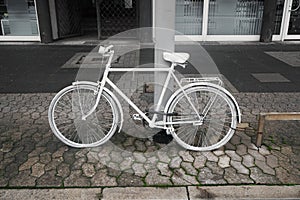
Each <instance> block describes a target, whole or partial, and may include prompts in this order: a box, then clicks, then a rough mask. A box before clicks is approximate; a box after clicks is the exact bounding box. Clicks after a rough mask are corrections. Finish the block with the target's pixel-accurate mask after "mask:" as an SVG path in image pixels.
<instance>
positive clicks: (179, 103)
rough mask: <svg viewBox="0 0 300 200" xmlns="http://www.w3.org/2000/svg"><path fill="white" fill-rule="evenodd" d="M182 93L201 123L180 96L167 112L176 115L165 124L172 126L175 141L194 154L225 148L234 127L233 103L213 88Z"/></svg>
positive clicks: (201, 88)
mask: <svg viewBox="0 0 300 200" xmlns="http://www.w3.org/2000/svg"><path fill="white" fill-rule="evenodd" d="M185 92H186V94H187V96H188V97H189V99H190V101H191V102H192V103H193V104H194V106H195V107H196V109H197V110H198V112H199V114H200V115H201V116H202V117H203V120H201V121H200V120H199V117H198V116H197V114H196V112H195V111H194V109H193V108H192V106H191V105H190V103H189V101H188V100H187V98H186V97H185V95H184V94H183V93H180V94H179V95H177V96H176V97H175V98H174V100H173V102H172V103H171V105H170V107H169V109H168V112H169V113H176V116H170V117H167V122H170V123H175V124H173V125H170V126H171V130H172V131H171V134H172V135H173V137H174V139H175V140H176V141H177V142H178V143H179V144H180V145H181V146H182V147H184V148H186V149H190V150H194V151H209V150H213V149H217V148H219V147H221V146H223V145H224V144H226V143H227V142H228V141H229V140H230V138H231V137H232V135H233V134H234V131H235V128H236V124H237V120H236V119H237V118H236V110H235V105H234V103H233V101H232V100H231V99H230V98H229V97H228V96H227V95H226V94H225V93H224V92H223V91H220V90H218V89H216V88H213V87H207V86H196V87H192V88H188V89H186V90H185ZM176 122H178V124H176Z"/></svg>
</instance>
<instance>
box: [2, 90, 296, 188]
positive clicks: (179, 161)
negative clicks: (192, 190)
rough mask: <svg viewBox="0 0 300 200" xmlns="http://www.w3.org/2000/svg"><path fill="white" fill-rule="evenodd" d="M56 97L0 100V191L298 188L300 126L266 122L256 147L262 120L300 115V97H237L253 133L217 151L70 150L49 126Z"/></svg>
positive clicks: (119, 146)
mask: <svg viewBox="0 0 300 200" xmlns="http://www.w3.org/2000/svg"><path fill="white" fill-rule="evenodd" d="M53 96H54V94H49V93H36V94H0V161H1V162H0V176H1V179H0V187H74V186H83V187H85V186H145V185H147V186H148V185H159V186H167V185H168V186H171V185H198V184H208V185H215V184H220V185H222V184H300V157H299V155H300V134H299V131H300V123H299V122H297V121H293V122H272V123H267V124H266V136H265V138H264V141H263V146H262V147H261V148H260V149H257V148H256V147H255V145H254V144H253V142H254V141H255V136H256V132H255V129H256V127H257V119H256V117H257V114H258V113H259V112H262V111H263V112H265V111H299V110H300V102H299V99H300V93H236V94H234V96H235V97H236V98H237V101H238V102H239V104H240V107H241V110H242V113H243V118H242V120H243V122H247V123H249V124H250V128H246V129H245V130H239V131H237V132H236V134H235V135H234V136H233V138H232V139H231V140H230V142H228V143H227V144H226V145H225V146H224V147H222V148H220V149H218V150H215V151H212V152H192V151H186V150H184V149H181V148H180V147H178V146H177V144H176V143H175V142H174V141H172V142H171V144H168V145H165V144H158V143H155V142H154V141H153V140H151V138H146V137H139V138H138V137H136V136H135V135H132V134H129V133H127V134H126V133H124V132H121V133H116V134H115V135H114V136H113V138H112V139H111V140H110V142H108V143H107V144H105V145H103V146H101V147H98V148H91V149H88V148H85V149H75V148H70V147H68V146H65V145H64V144H63V143H62V142H60V141H59V140H58V139H57V138H56V137H55V136H54V135H53V133H52V132H51V130H50V127H49V125H48V119H47V109H48V106H49V104H50V101H51V99H52V98H53Z"/></svg>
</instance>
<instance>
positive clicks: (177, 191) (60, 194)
mask: <svg viewBox="0 0 300 200" xmlns="http://www.w3.org/2000/svg"><path fill="white" fill-rule="evenodd" d="M0 199H1V200H10V199H14V200H23V199H28V200H34V199H39V200H43V199H45V200H47V199H64V200H68V199H69V200H77V199H78V200H81V199H82V200H98V199H103V200H109V199H111V200H112V199H116V200H117V199H123V200H129V199H180V200H184V199H186V200H196V199H300V186H299V185H296V186H265V185H262V186H248V185H245V186H188V187H171V188H167V187H164V188H158V187H112V188H72V189H9V190H4V189H0Z"/></svg>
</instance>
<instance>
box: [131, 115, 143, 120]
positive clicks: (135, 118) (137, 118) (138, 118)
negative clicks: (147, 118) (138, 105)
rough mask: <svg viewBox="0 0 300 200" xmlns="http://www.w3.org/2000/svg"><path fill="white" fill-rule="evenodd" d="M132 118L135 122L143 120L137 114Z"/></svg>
mask: <svg viewBox="0 0 300 200" xmlns="http://www.w3.org/2000/svg"><path fill="white" fill-rule="evenodd" d="M132 118H133V120H136V121H142V120H143V118H142V117H141V116H140V115H139V114H133V115H132Z"/></svg>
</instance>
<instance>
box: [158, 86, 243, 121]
mask: <svg viewBox="0 0 300 200" xmlns="http://www.w3.org/2000/svg"><path fill="white" fill-rule="evenodd" d="M195 86H207V87H212V88H215V89H217V90H220V91H222V92H224V93H225V94H226V95H227V96H228V97H229V98H230V99H231V100H232V102H233V103H234V107H235V110H236V113H237V122H238V123H241V121H242V117H241V111H240V108H239V105H238V103H237V101H236V100H235V98H234V97H233V96H232V94H230V92H229V91H228V90H226V89H225V88H223V87H221V86H219V85H217V84H214V83H209V82H197V83H190V84H187V85H185V86H183V87H182V89H184V90H186V89H189V88H192V87H195ZM181 92H182V90H181V89H178V90H177V91H176V92H175V93H173V95H172V96H171V97H170V98H169V101H168V102H167V104H166V107H165V111H164V112H165V113H167V112H168V109H169V106H170V105H171V103H172V101H173V99H174V98H175V97H176V96H177V95H178V94H179V93H181ZM164 120H165V121H166V117H164Z"/></svg>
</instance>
